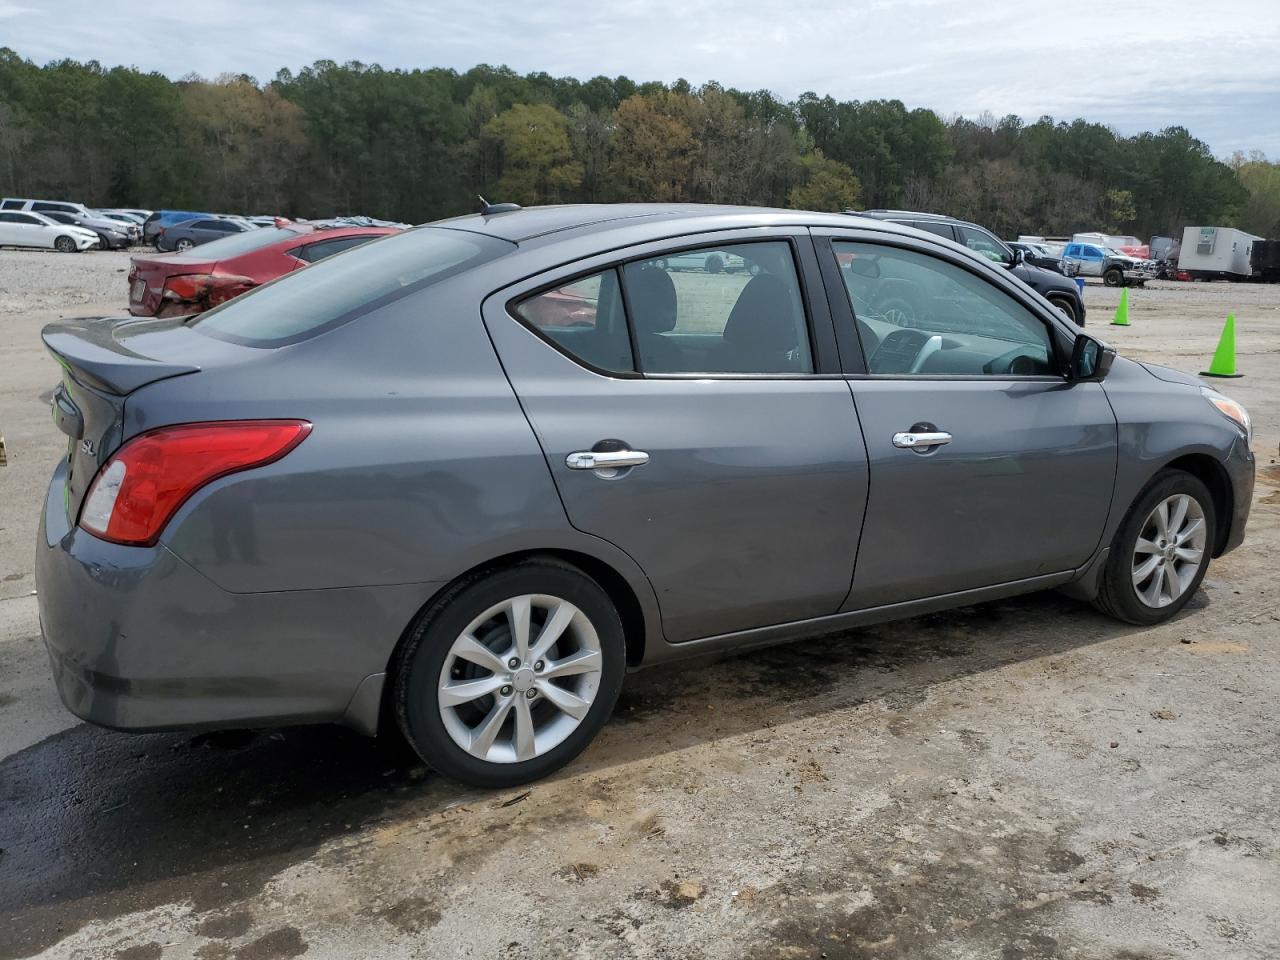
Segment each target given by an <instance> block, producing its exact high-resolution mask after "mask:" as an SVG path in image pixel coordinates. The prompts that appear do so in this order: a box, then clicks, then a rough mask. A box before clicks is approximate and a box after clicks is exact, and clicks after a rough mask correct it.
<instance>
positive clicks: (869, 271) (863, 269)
mask: <svg viewBox="0 0 1280 960" xmlns="http://www.w3.org/2000/svg"><path fill="white" fill-rule="evenodd" d="M845 268H846V269H847V270H848V271H849V272H850V273H852V274H854V275H855V276H859V277H866V278H867V279H869V280H875V279H878V278H879V276H880V264H879V263H877V262H876V261H875V260H873V259H871V258H870V257H857V256H855V257H850V258H849V260H848V262H847V263H846V264H845Z"/></svg>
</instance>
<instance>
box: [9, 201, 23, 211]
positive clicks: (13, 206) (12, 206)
mask: <svg viewBox="0 0 1280 960" xmlns="http://www.w3.org/2000/svg"><path fill="white" fill-rule="evenodd" d="M25 202H26V201H23V200H6V201H5V202H4V207H3V209H5V210H21V209H22V204H23V203H25Z"/></svg>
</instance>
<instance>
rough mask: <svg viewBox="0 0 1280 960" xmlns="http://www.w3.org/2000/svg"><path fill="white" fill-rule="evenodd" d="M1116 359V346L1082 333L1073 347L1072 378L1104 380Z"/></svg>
mask: <svg viewBox="0 0 1280 960" xmlns="http://www.w3.org/2000/svg"><path fill="white" fill-rule="evenodd" d="M1115 359H1116V351H1115V348H1114V347H1111V346H1108V345H1107V344H1105V343H1103V342H1102V341H1101V340H1095V339H1094V338H1093V337H1091V336H1089V335H1088V334H1087V333H1082V334H1080V335H1079V336H1077V337H1076V342H1075V345H1074V346H1073V347H1072V348H1071V379H1072V380H1102V379H1104V378H1105V377H1106V375H1107V374H1108V373H1109V372H1110V371H1111V364H1112V363H1113V362H1115Z"/></svg>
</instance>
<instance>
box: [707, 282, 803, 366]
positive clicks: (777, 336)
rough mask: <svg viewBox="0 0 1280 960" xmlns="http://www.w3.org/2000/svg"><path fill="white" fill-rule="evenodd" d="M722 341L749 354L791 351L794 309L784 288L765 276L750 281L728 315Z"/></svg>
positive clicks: (783, 285) (779, 283)
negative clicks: (752, 352) (763, 351)
mask: <svg viewBox="0 0 1280 960" xmlns="http://www.w3.org/2000/svg"><path fill="white" fill-rule="evenodd" d="M724 340H725V342H726V343H731V344H734V345H736V346H741V347H744V348H747V349H752V350H778V351H784V352H785V351H787V350H791V349H792V348H794V347H795V346H796V343H797V338H796V316H795V305H794V303H793V302H792V299H791V294H790V292H789V291H788V290H787V285H786V284H785V283H783V282H782V281H781V280H779V279H778V278H777V277H773V276H770V275H769V274H767V273H762V274H760V275H758V276H755V277H752V278H751V280H750V281H748V283H747V285H746V286H745V287H743V288H742V292H741V293H740V294H738V302H737V303H735V304H734V305H733V310H731V311H730V313H729V320H728V322H727V323H725V325H724Z"/></svg>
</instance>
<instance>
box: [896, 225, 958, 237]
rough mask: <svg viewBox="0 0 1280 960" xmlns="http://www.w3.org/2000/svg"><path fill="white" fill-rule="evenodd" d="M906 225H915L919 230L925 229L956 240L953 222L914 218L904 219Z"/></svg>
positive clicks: (926, 231)
mask: <svg viewBox="0 0 1280 960" xmlns="http://www.w3.org/2000/svg"><path fill="white" fill-rule="evenodd" d="M904 226H908V227H915V228H916V229H917V230H923V231H925V233H936V234H937V235H938V236H940V237H945V238H946V239H948V240H954V239H955V238H956V237H955V234H954V233H952V232H951V224H949V223H944V222H943V221H941V220H912V221H909V222H908V221H904Z"/></svg>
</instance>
